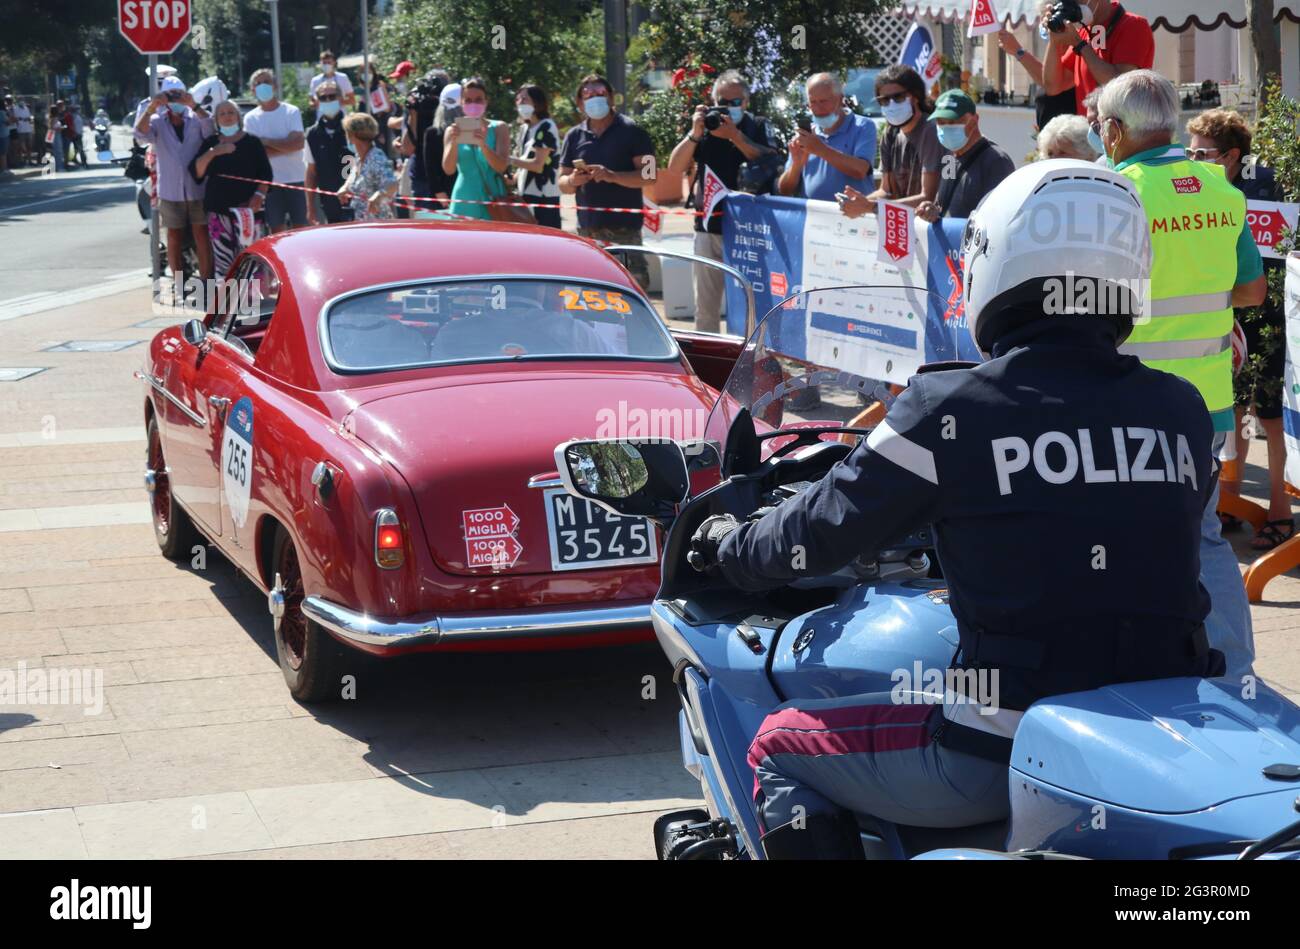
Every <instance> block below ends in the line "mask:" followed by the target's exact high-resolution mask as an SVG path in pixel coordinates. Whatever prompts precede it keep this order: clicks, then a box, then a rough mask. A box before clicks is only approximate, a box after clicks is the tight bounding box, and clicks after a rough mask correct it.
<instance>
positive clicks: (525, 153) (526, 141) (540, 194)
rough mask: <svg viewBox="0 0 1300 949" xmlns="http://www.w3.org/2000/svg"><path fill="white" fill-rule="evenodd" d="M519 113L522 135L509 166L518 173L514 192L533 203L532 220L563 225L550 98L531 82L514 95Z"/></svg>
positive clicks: (557, 138)
mask: <svg viewBox="0 0 1300 949" xmlns="http://www.w3.org/2000/svg"><path fill="white" fill-rule="evenodd" d="M515 110H516V111H517V112H518V113H519V135H518V136H517V138H516V140H515V149H514V154H513V155H511V156H510V164H511V165H513V166H514V167H515V168H516V169H517V170H516V172H515V191H516V192H517V193H518V194H519V196H520V198H522V199H523V200H525V201H529V202H532V203H533V204H546V205H552V206H551V207H544V208H539V207H535V208H533V217H534V218H535V219H536V220H537V223H538V224H541V225H543V226H544V227H554V228H557V229H558V228H559V226H560V186H559V185H558V184H557V183H556V181H555V165H556V152H558V151H559V150H560V129H559V126H557V125H556V124H555V120H554V119H552V118H551V109H550V97H549V96H547V94H546V90H545V89H543V88H542V87H541V86H538V85H534V84H532V83H528V84H527V85H524V86H521V87H520V88H519V93H518V95H516V96H515Z"/></svg>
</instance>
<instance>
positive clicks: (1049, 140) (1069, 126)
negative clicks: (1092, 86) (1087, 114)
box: [1038, 112, 1098, 162]
mask: <svg viewBox="0 0 1300 949" xmlns="http://www.w3.org/2000/svg"><path fill="white" fill-rule="evenodd" d="M1091 131H1092V130H1091V129H1090V128H1088V120H1087V119H1085V118H1084V117H1083V116H1081V115H1075V114H1074V113H1073V112H1071V113H1070V114H1069V115H1058V116H1056V118H1054V119H1052V121H1050V122H1048V123H1047V125H1046V126H1044V127H1043V130H1042V131H1041V132H1039V133H1038V158H1039V160H1040V161H1042V160H1045V159H1048V158H1073V159H1074V160H1075V161H1086V162H1095V161H1096V160H1097V151H1098V150H1097V149H1096V148H1093V146H1092V143H1091V142H1090V141H1089V132H1091Z"/></svg>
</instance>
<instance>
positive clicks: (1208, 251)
mask: <svg viewBox="0 0 1300 949" xmlns="http://www.w3.org/2000/svg"><path fill="white" fill-rule="evenodd" d="M1097 113H1098V116H1099V118H1100V121H1101V141H1102V146H1103V148H1104V149H1105V151H1106V156H1107V158H1109V159H1110V164H1111V166H1112V167H1113V168H1114V169H1115V171H1117V172H1119V173H1120V174H1121V175H1123V176H1124V177H1125V178H1128V179H1129V180H1130V181H1132V182H1133V185H1134V187H1135V188H1136V189H1137V193H1138V196H1139V197H1140V198H1141V199H1142V205H1143V209H1144V210H1145V212H1146V216H1147V221H1148V224H1149V226H1150V230H1151V246H1152V258H1153V264H1152V268H1151V285H1150V291H1149V297H1150V311H1151V318H1149V319H1146V320H1142V321H1139V322H1138V325H1136V326H1134V327H1133V334H1132V336H1130V337H1129V340H1128V342H1127V343H1126V344H1125V345H1124V346H1123V347H1122V349H1121V352H1124V353H1126V354H1128V355H1132V356H1137V357H1138V358H1139V359H1141V360H1142V361H1143V362H1144V363H1146V364H1147V365H1148V366H1151V367H1152V368H1154V369H1162V370H1164V371H1165V372H1169V373H1173V374H1174V375H1176V376H1181V377H1182V378H1184V379H1186V380H1187V381H1188V382H1190V383H1191V384H1192V385H1194V386H1195V387H1196V389H1197V391H1198V392H1200V394H1201V398H1202V400H1203V401H1204V403H1205V407H1206V409H1207V410H1208V411H1209V413H1210V418H1211V420H1212V421H1213V423H1214V432H1215V438H1214V446H1213V450H1214V456H1215V458H1217V457H1218V456H1219V454H1220V452H1221V451H1222V450H1223V447H1224V444H1225V442H1226V441H1227V434H1228V432H1231V431H1232V428H1233V411H1232V406H1233V392H1232V343H1231V335H1232V319H1233V314H1232V310H1233V307H1246V306H1258V305H1259V304H1260V303H1262V302H1263V301H1264V297H1265V295H1266V293H1267V289H1268V287H1267V284H1266V283H1265V280H1264V268H1263V265H1262V263H1261V261H1260V256H1259V249H1258V248H1257V247H1256V246H1255V239H1254V237H1253V235H1252V234H1251V232H1250V225H1249V224H1248V223H1247V222H1246V199H1245V197H1244V196H1243V195H1242V193H1241V192H1240V191H1238V190H1237V189H1236V188H1234V187H1233V186H1232V184H1231V183H1230V182H1229V181H1228V179H1227V178H1226V177H1225V176H1224V173H1223V169H1222V168H1221V167H1219V166H1217V165H1211V164H1209V163H1207V162H1199V161H1192V160H1191V159H1190V158H1188V156H1187V153H1186V151H1184V149H1183V147H1182V146H1181V145H1177V144H1174V136H1175V135H1176V134H1177V133H1178V113H1179V104H1178V93H1177V92H1176V91H1175V89H1174V86H1173V83H1171V82H1170V81H1169V80H1168V79H1166V78H1165V77H1164V76H1161V75H1160V74H1159V73H1156V72H1152V71H1151V70H1148V69H1140V70H1135V71H1132V72H1127V73H1125V74H1124V75H1122V76H1120V77H1119V78H1117V79H1113V80H1111V81H1110V82H1109V83H1107V84H1106V85H1105V87H1103V89H1102V93H1101V99H1100V101H1099V102H1098V103H1097ZM1218 504H1219V492H1218V488H1217V486H1216V488H1215V491H1214V493H1213V495H1212V496H1211V498H1210V503H1209V504H1207V505H1206V508H1205V517H1204V521H1203V525H1202V534H1201V582H1202V583H1203V584H1204V585H1205V588H1206V589H1207V590H1208V591H1209V592H1210V598H1211V600H1212V601H1213V607H1214V608H1213V612H1212V613H1211V614H1210V617H1209V619H1207V620H1206V624H1205V625H1206V630H1207V631H1208V632H1209V636H1210V645H1212V646H1213V647H1214V648H1216V649H1218V650H1220V651H1221V652H1223V654H1224V655H1225V656H1226V657H1227V662H1228V675H1231V676H1233V677H1237V676H1241V675H1247V674H1249V673H1250V670H1251V664H1252V663H1253V661H1254V658H1255V645H1254V636H1253V633H1252V631H1251V622H1250V604H1249V603H1248V602H1247V601H1246V590H1245V587H1244V586H1243V585H1242V581H1241V573H1240V571H1239V570H1238V568H1237V558H1236V555H1235V554H1233V552H1232V548H1231V547H1229V546H1228V544H1227V543H1226V542H1225V541H1224V540H1223V538H1222V536H1221V534H1220V523H1219V518H1218Z"/></svg>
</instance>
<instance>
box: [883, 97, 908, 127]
mask: <svg viewBox="0 0 1300 949" xmlns="http://www.w3.org/2000/svg"><path fill="white" fill-rule="evenodd" d="M880 111H881V112H883V113H884V115H885V121H886V122H888V123H889V124H890V125H906V124H907V123H908V122H910V121H911V119H912V100H911V99H904V100H903V101H902V102H886V103H885V104H884V105H882V106H881V107H880Z"/></svg>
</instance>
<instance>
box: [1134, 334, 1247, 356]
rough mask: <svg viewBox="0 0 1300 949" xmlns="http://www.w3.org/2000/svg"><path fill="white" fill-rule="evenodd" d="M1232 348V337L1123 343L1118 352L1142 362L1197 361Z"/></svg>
mask: <svg viewBox="0 0 1300 949" xmlns="http://www.w3.org/2000/svg"><path fill="white" fill-rule="evenodd" d="M1231 348H1232V336H1231V335H1228V336H1222V337H1219V338H1218V339H1187V340H1177V341H1173V342H1167V343H1125V344H1124V345H1123V346H1121V347H1120V348H1119V351H1120V352H1121V353H1123V354H1124V355H1125V356H1137V357H1138V358H1139V359H1141V360H1142V361H1143V362H1150V361H1152V360H1157V359H1198V358H1200V357H1201V356H1217V355H1218V354H1219V353H1221V352H1223V351H1224V350H1226V349H1231Z"/></svg>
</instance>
